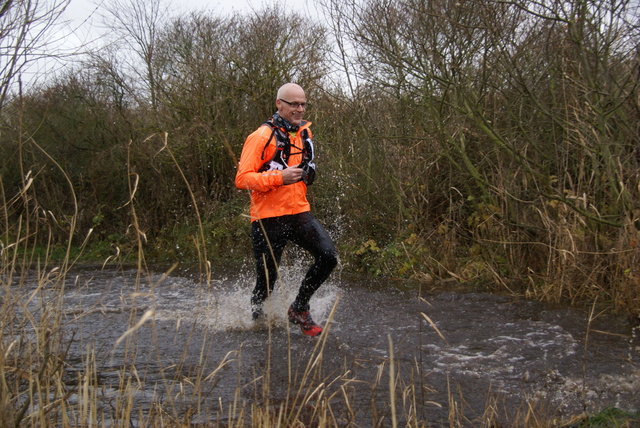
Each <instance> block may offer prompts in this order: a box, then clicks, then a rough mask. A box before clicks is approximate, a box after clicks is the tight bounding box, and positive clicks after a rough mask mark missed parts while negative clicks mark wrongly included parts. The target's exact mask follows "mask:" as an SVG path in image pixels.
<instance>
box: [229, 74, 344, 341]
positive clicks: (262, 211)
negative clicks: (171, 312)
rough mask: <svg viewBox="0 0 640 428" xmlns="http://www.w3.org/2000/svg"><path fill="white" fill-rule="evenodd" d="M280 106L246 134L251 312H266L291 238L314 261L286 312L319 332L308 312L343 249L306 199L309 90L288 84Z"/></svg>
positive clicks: (242, 173) (241, 184) (241, 170)
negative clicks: (254, 277)
mask: <svg viewBox="0 0 640 428" xmlns="http://www.w3.org/2000/svg"><path fill="white" fill-rule="evenodd" d="M276 108H277V112H276V113H275V114H274V115H273V116H272V117H271V118H270V119H269V120H268V121H267V122H265V123H264V124H262V126H260V127H259V128H258V129H257V130H256V131H254V132H253V133H252V134H251V135H249V136H248V137H247V140H246V141H245V143H244V147H243V149H242V155H241V156H240V162H239V165H238V172H237V175H236V187H238V188H239V189H248V190H251V208H250V214H251V221H252V223H251V238H252V241H253V252H254V255H255V259H256V271H257V280H256V286H255V288H254V290H253V295H252V297H251V309H252V316H253V319H254V320H258V319H260V318H261V317H263V316H264V313H263V310H262V305H263V303H264V301H265V300H266V299H267V297H268V296H269V294H270V293H271V292H272V291H273V287H274V285H275V282H276V279H277V277H278V265H279V264H280V259H281V257H282V252H283V251H284V248H285V245H286V244H287V242H288V241H291V242H293V243H295V244H296V245H299V246H300V247H302V248H304V249H305V250H306V251H308V252H309V253H311V254H312V255H313V258H314V262H313V264H312V265H311V267H310V268H309V270H308V271H307V273H306V275H305V277H304V279H303V280H302V285H301V286H300V289H299V290H298V295H297V297H296V299H295V300H294V301H293V303H292V304H291V306H290V307H289V310H288V312H287V316H288V318H289V321H290V322H291V323H294V324H298V325H300V328H301V329H302V332H303V333H304V334H306V335H307V336H318V335H319V334H321V333H322V327H320V326H319V325H318V324H316V323H315V322H314V321H313V319H312V318H311V315H310V314H309V300H310V299H311V296H312V295H313V294H314V293H315V292H316V290H317V289H318V288H319V287H320V285H321V284H322V283H323V282H324V281H325V280H326V279H327V277H328V276H329V274H330V273H331V271H332V270H333V269H334V268H335V266H336V265H337V263H338V253H337V251H336V248H335V246H334V244H333V241H332V240H331V238H330V237H329V234H328V233H327V232H326V230H325V229H324V228H323V227H322V226H321V225H320V223H319V222H318V220H317V219H316V218H315V217H314V216H313V214H311V206H310V205H309V202H308V201H307V186H308V185H311V183H312V182H313V179H314V176H315V165H314V163H313V141H312V139H311V138H312V135H311V130H310V129H309V126H310V125H311V122H307V121H304V120H302V117H303V116H304V113H305V111H306V108H307V98H306V96H305V93H304V90H303V89H302V88H301V87H300V86H299V85H296V84H294V83H287V84H285V85H283V86H282V87H281V88H280V89H279V90H278V93H277V97H276Z"/></svg>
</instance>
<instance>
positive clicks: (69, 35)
mask: <svg viewBox="0 0 640 428" xmlns="http://www.w3.org/2000/svg"><path fill="white" fill-rule="evenodd" d="M143 1H144V0H143ZM164 1H165V2H166V4H167V5H168V6H169V8H170V9H171V11H172V13H175V14H176V15H179V14H182V13H188V12H190V11H205V12H206V11H210V12H211V13H212V14H214V15H216V16H226V15H229V14H231V13H233V12H240V13H251V12H252V11H256V10H261V9H263V8H264V7H266V6H270V5H277V6H278V7H279V8H280V7H286V8H291V9H293V10H294V11H296V12H298V13H300V14H302V15H309V16H314V17H318V16H319V13H318V10H317V8H316V6H315V4H314V0H164ZM108 2H109V0H71V2H70V3H69V5H68V7H67V8H66V10H65V12H64V14H63V16H62V17H61V22H60V25H59V28H58V30H57V32H56V33H55V34H53V35H52V40H50V41H52V45H51V46H50V49H52V50H53V51H54V52H57V53H60V51H62V52H63V55H62V57H59V59H58V60H52V59H51V57H50V56H48V58H49V59H47V60H45V61H37V62H34V63H32V64H31V66H30V67H29V68H28V71H26V72H25V74H24V75H23V79H24V81H25V82H28V83H27V84H29V83H36V82H38V81H41V80H42V79H46V78H47V76H49V75H50V74H51V72H54V71H55V70H60V68H64V67H65V65H67V64H69V63H70V62H72V61H73V60H72V56H70V55H69V54H71V53H79V51H81V50H82V47H85V48H89V49H91V48H92V47H93V48H95V47H100V46H101V45H103V44H102V42H101V40H100V35H101V34H104V32H105V31H106V30H105V29H104V28H103V24H102V21H103V19H102V15H103V14H104V6H103V5H106V4H108ZM92 42H93V43H92Z"/></svg>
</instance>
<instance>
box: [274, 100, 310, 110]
mask: <svg viewBox="0 0 640 428" xmlns="http://www.w3.org/2000/svg"><path fill="white" fill-rule="evenodd" d="M278 99H279V100H280V101H282V102H283V103H286V104H289V105H290V106H291V108H293V109H294V110H297V109H298V107H302V108H303V109H304V110H306V109H307V108H308V107H310V106H311V104H309V103H290V102H289V101H285V100H283V99H282V98H278Z"/></svg>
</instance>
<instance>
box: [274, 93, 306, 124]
mask: <svg viewBox="0 0 640 428" xmlns="http://www.w3.org/2000/svg"><path fill="white" fill-rule="evenodd" d="M306 102H307V97H306V95H305V94H304V89H302V87H301V86H300V85H296V84H295V83H285V84H284V85H282V86H281V87H280V89H278V95H277V98H276V108H277V109H278V114H280V116H282V118H283V119H285V120H287V121H288V122H289V123H291V124H293V125H297V126H299V125H300V122H302V117H303V116H304V113H305V105H306ZM292 104H294V105H296V107H293V106H292Z"/></svg>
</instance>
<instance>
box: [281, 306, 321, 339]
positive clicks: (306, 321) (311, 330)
mask: <svg viewBox="0 0 640 428" xmlns="http://www.w3.org/2000/svg"><path fill="white" fill-rule="evenodd" d="M287 315H288V316H289V322H290V323H292V324H298V325H299V326H300V329H301V330H302V333H303V334H305V335H307V336H312V337H315V336H319V335H320V334H321V333H322V327H320V326H319V325H318V324H316V323H315V322H314V321H313V319H312V318H311V315H310V314H309V311H301V312H296V311H294V310H293V306H289V311H288V312H287Z"/></svg>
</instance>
